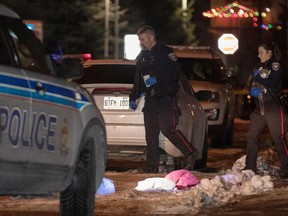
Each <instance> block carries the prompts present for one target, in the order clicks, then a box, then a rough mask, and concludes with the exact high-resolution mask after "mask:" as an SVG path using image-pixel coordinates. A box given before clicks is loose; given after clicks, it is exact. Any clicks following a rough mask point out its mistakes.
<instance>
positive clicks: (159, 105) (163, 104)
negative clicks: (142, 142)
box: [143, 95, 192, 166]
mask: <svg viewBox="0 0 288 216" xmlns="http://www.w3.org/2000/svg"><path fill="white" fill-rule="evenodd" d="M143 113H144V123H145V132H146V142H147V165H148V166H159V134H160V131H161V132H162V133H163V135H164V136H165V137H167V138H168V139H169V141H170V142H171V143H173V144H174V145H175V146H176V147H177V148H178V149H179V150H180V151H181V152H182V153H183V155H184V156H185V157H187V156H188V155H190V154H191V152H192V146H191V143H190V142H189V141H188V140H187V139H186V137H185V136H184V135H183V134H182V133H181V131H179V130H177V129H176V126H177V124H178V121H179V113H180V110H179V107H178V105H177V99H176V97H170V96H168V95H167V96H163V97H161V98H159V97H147V96H146V98H145V105H144V108H143Z"/></svg>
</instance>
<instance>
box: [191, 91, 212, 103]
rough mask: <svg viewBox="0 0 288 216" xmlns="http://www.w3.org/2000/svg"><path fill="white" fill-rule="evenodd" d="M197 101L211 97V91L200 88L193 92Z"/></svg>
mask: <svg viewBox="0 0 288 216" xmlns="http://www.w3.org/2000/svg"><path fill="white" fill-rule="evenodd" d="M195 95H196V98H197V99H198V100H199V101H209V100H211V99H212V92H211V91H208V90H201V91H198V92H196V93H195Z"/></svg>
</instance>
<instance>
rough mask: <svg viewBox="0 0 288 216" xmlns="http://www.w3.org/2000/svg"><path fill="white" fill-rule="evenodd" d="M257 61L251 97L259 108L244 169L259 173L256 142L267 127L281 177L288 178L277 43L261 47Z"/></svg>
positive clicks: (287, 121) (253, 119)
mask: <svg viewBox="0 0 288 216" xmlns="http://www.w3.org/2000/svg"><path fill="white" fill-rule="evenodd" d="M258 57H259V59H260V65H259V66H258V67H257V68H256V69H255V70H254V71H253V74H252V79H251V82H250V94H251V96H252V97H254V98H255V103H256V107H255V110H254V111H253V113H252V114H251V116H250V125H249V130H248V137H247V156H246V166H245V168H244V169H250V170H253V171H254V172H256V171H257V167H256V160H257V153H258V150H259V146H258V144H257V140H258V138H259V136H260V134H261V133H262V132H263V130H264V128H265V127H266V125H268V128H269V131H270V133H271V135H272V138H273V140H274V143H275V147H276V149H277V152H278V155H279V159H280V162H281V167H280V171H279V176H280V177H281V178H288V146H287V141H286V139H285V134H286V131H287V129H288V128H287V126H288V119H287V113H286V112H285V108H284V106H283V104H281V102H280V101H279V98H278V95H281V92H282V68H281V65H280V63H279V61H280V58H281V53H280V50H279V48H278V46H277V45H276V44H275V43H263V44H260V45H259V46H258Z"/></svg>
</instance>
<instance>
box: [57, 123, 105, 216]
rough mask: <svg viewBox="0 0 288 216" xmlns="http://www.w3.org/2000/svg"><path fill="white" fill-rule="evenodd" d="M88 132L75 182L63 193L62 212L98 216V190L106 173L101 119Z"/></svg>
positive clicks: (61, 194) (77, 167)
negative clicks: (96, 210) (95, 207)
mask: <svg viewBox="0 0 288 216" xmlns="http://www.w3.org/2000/svg"><path fill="white" fill-rule="evenodd" d="M85 132H86V133H85ZM85 132H84V136H83V139H82V144H83V145H82V148H81V151H80V154H79V157H78V161H77V164H76V169H75V173H74V176H73V178H72V182H71V184H70V185H69V186H68V188H67V189H66V190H65V191H63V192H61V193H60V211H61V215H75V216H76V215H77V216H82V215H83V216H84V215H85V216H86V215H87V216H92V215H94V202H95V193H96V189H97V188H98V186H99V185H100V183H101V181H102V178H103V174H104V172H105V163H106V157H105V156H104V155H105V152H104V151H105V132H104V129H103V126H101V125H100V124H99V123H97V122H96V124H95V122H94V123H90V125H88V127H87V129H86V130H85ZM96 172H97V173H98V174H97V175H96ZM95 180H96V181H95ZM98 182H99V183H98Z"/></svg>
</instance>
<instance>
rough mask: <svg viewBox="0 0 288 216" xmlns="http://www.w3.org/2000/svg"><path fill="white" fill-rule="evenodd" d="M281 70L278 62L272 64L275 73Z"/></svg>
mask: <svg viewBox="0 0 288 216" xmlns="http://www.w3.org/2000/svg"><path fill="white" fill-rule="evenodd" d="M279 68H280V64H279V63H278V62H274V63H272V69H273V70H274V71H278V70H279Z"/></svg>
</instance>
